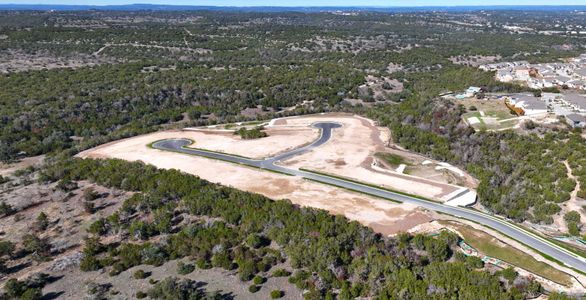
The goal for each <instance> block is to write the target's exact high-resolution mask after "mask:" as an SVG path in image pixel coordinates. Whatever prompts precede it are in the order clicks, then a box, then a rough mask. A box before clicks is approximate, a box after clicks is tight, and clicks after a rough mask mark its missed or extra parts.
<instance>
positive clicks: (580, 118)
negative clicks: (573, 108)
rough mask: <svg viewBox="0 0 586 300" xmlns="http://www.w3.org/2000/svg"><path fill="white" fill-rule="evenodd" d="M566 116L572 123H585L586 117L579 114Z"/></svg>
mask: <svg viewBox="0 0 586 300" xmlns="http://www.w3.org/2000/svg"><path fill="white" fill-rule="evenodd" d="M566 118H567V119H568V120H570V121H572V122H574V123H586V117H585V116H583V115H579V114H569V115H566Z"/></svg>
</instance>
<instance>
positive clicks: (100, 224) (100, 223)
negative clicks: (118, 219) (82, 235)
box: [88, 218, 108, 235]
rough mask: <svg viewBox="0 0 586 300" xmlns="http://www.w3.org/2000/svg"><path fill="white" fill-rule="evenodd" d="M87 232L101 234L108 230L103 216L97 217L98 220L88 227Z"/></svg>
mask: <svg viewBox="0 0 586 300" xmlns="http://www.w3.org/2000/svg"><path fill="white" fill-rule="evenodd" d="M88 232H89V233H93V234H97V235H103V234H105V233H106V232H108V230H107V229H106V221H105V220H104V218H99V219H98V220H96V221H95V222H93V223H92V224H91V225H90V228H88Z"/></svg>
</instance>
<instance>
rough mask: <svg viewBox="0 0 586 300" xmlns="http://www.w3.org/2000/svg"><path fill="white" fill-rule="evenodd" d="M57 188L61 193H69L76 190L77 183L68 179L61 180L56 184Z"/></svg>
mask: <svg viewBox="0 0 586 300" xmlns="http://www.w3.org/2000/svg"><path fill="white" fill-rule="evenodd" d="M57 188H58V189H59V190H61V191H63V192H70V191H73V190H75V189H77V188H78V186H77V183H76V182H73V181H71V180H69V179H61V180H59V182H58V183H57Z"/></svg>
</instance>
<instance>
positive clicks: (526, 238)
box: [152, 122, 586, 272]
mask: <svg viewBox="0 0 586 300" xmlns="http://www.w3.org/2000/svg"><path fill="white" fill-rule="evenodd" d="M313 126H314V127H316V128H319V129H321V130H320V131H321V136H320V137H319V139H317V140H316V141H314V142H313V143H311V144H309V145H307V146H304V147H301V148H297V149H295V150H292V151H289V152H286V153H283V154H279V155H277V156H273V157H269V158H266V159H261V160H256V159H249V158H244V157H240V156H234V155H230V154H224V153H217V152H210V151H205V150H199V149H193V148H187V147H186V146H188V145H190V144H192V141H191V140H187V139H168V140H162V141H158V142H155V143H153V145H152V147H153V148H156V149H160V150H167V151H174V152H180V153H185V154H191V155H198V156H203V157H207V158H213V159H219V160H224V161H229V162H233V163H238V164H243V165H247V166H253V167H257V168H262V169H268V170H272V171H277V172H281V173H285V174H289V175H293V176H300V177H303V178H306V179H311V180H315V181H318V182H322V183H327V184H331V185H335V186H339V187H343V188H347V189H350V190H354V191H358V192H362V193H365V194H370V195H373V196H377V197H381V198H384V199H389V200H393V201H399V202H404V203H411V204H415V205H418V206H421V207H424V208H427V209H430V210H434V211H437V212H441V213H446V214H450V215H453V216H456V217H459V218H463V219H467V220H470V221H474V222H477V223H480V224H482V225H484V226H486V227H490V228H492V229H495V230H497V231H499V232H501V233H503V234H505V235H507V236H509V237H511V238H513V239H515V240H517V241H519V242H521V243H523V244H525V245H527V246H529V247H531V248H533V249H537V250H539V251H540V252H542V253H544V254H546V255H549V256H551V257H553V258H555V259H557V260H558V261H560V262H563V263H564V264H566V265H567V266H570V267H573V268H575V269H578V270H580V271H582V272H586V259H585V258H584V257H581V256H579V255H577V254H574V253H572V252H570V251H568V250H566V249H564V248H562V247H559V246H557V245H555V244H553V243H551V242H550V241H548V240H546V239H544V238H542V237H540V236H538V235H535V234H533V233H531V232H529V231H526V230H525V229H522V228H520V227H517V226H516V225H514V224H512V223H510V222H507V221H505V220H504V219H501V218H499V217H495V216H491V215H488V214H485V213H481V212H478V211H476V210H473V209H469V208H463V207H453V206H447V205H444V204H442V203H438V202H433V201H429V200H423V199H419V198H415V197H411V196H406V195H402V194H398V193H394V192H391V191H388V190H384V189H380V188H376V187H373V186H369V185H364V184H360V183H356V182H353V181H349V180H344V179H339V178H334V177H330V176H327V175H322V174H316V173H312V172H307V171H302V170H295V169H290V168H286V167H283V166H280V165H278V164H275V163H276V162H278V161H281V160H285V159H288V158H291V157H293V156H295V155H299V154H301V153H305V152H307V151H311V150H312V149H314V148H316V147H318V146H320V145H322V144H324V143H326V142H327V141H328V140H329V139H330V137H331V136H332V130H333V129H334V128H339V127H341V126H340V124H337V123H332V122H319V123H315V124H313Z"/></svg>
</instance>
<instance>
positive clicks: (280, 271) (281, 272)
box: [273, 269, 291, 277]
mask: <svg viewBox="0 0 586 300" xmlns="http://www.w3.org/2000/svg"><path fill="white" fill-rule="evenodd" d="M289 275H291V272H289V271H287V270H285V269H278V270H275V272H273V276H274V277H287V276H289Z"/></svg>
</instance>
